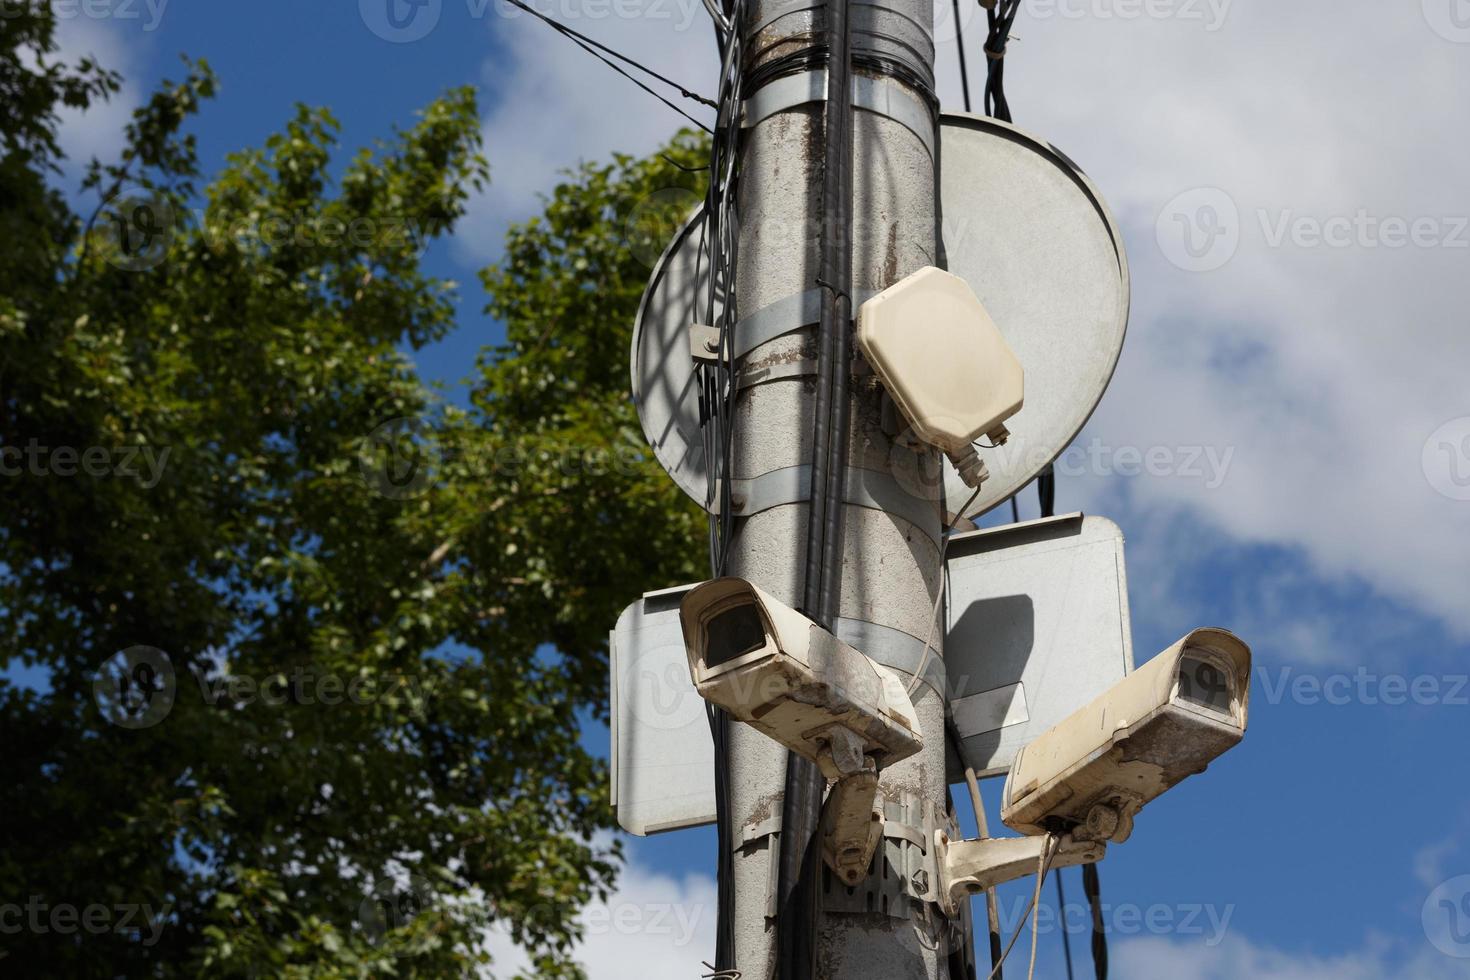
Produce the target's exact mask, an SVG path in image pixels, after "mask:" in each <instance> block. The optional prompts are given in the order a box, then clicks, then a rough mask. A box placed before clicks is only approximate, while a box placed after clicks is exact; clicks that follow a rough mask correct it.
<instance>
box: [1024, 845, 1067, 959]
mask: <svg viewBox="0 0 1470 980" xmlns="http://www.w3.org/2000/svg"><path fill="white" fill-rule="evenodd" d="M1058 843H1059V842H1058V841H1057V837H1056V835H1055V834H1047V835H1046V843H1045V844H1043V845H1041V863H1040V864H1038V865H1037V867H1036V894H1035V895H1034V896H1033V897H1032V899H1031V965H1030V966H1029V967H1028V968H1027V970H1026V980H1036V933H1037V932H1038V926H1039V924H1040V922H1041V886H1042V883H1043V882H1045V881H1046V869H1047V866H1048V865H1049V864H1051V859H1050V857H1049V855H1050V854H1051V849H1052V846H1053V845H1054V844H1058Z"/></svg>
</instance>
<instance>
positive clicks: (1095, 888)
mask: <svg viewBox="0 0 1470 980" xmlns="http://www.w3.org/2000/svg"><path fill="white" fill-rule="evenodd" d="M1082 890H1083V892H1085V893H1086V894H1087V904H1088V906H1089V907H1090V908H1091V909H1092V969H1093V972H1094V973H1095V974H1096V976H1097V980H1108V933H1107V930H1106V929H1105V928H1104V925H1103V914H1102V887H1101V885H1100V883H1099V880H1098V874H1097V865H1096V864H1084V865H1083V866H1082Z"/></svg>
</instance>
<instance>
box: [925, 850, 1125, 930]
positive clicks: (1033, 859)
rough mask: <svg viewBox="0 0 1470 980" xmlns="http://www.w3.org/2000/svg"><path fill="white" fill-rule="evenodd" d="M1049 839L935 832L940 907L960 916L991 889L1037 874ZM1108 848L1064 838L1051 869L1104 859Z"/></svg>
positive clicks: (946, 912) (948, 912)
mask: <svg viewBox="0 0 1470 980" xmlns="http://www.w3.org/2000/svg"><path fill="white" fill-rule="evenodd" d="M1048 839H1049V838H1046V837H991V838H986V839H985V840H957V841H951V840H950V839H949V835H948V834H946V833H945V832H944V831H942V830H938V831H935V832H934V854H935V863H936V865H937V867H938V868H939V907H940V908H941V909H942V910H943V911H944V914H945V915H947V916H951V917H953V916H955V915H958V914H959V907H960V903H961V902H963V901H964V900H965V899H967V898H969V897H970V896H971V895H978V894H980V893H981V892H983V891H985V890H986V889H987V888H994V887H995V886H996V885H1003V884H1005V883H1006V882H1008V881H1015V880H1016V879H1017V878H1022V877H1025V876H1026V875H1029V874H1035V873H1036V866H1037V865H1038V864H1039V863H1040V862H1041V851H1042V848H1043V847H1045V846H1046V842H1047V840H1048ZM1106 850H1107V845H1106V844H1104V843H1103V842H1101V841H1091V840H1088V841H1079V840H1073V839H1072V835H1071V834H1068V835H1066V836H1065V837H1063V838H1062V839H1061V844H1060V845H1059V846H1058V847H1057V852H1056V854H1055V856H1053V857H1052V861H1051V867H1053V868H1068V867H1072V866H1073V865H1078V864H1095V863H1096V862H1098V861H1101V860H1102V857H1103V853H1104V852H1105V851H1106Z"/></svg>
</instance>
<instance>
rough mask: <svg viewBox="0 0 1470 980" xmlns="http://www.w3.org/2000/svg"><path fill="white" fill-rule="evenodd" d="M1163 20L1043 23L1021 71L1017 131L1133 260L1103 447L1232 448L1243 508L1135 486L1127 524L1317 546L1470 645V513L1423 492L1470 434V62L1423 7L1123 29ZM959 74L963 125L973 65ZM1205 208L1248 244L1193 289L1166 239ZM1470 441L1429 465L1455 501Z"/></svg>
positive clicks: (1090, 0) (1231, 13) (1094, 9)
mask: <svg viewBox="0 0 1470 980" xmlns="http://www.w3.org/2000/svg"><path fill="white" fill-rule="evenodd" d="M1429 2H1437V0H1429ZM1446 2H1451V0H1446ZM1048 4H1050V6H1048ZM1146 6H1153V5H1143V4H1137V3H1128V2H1126V0H1026V2H1024V3H1023V7H1022V10H1023V12H1022V14H1021V16H1020V18H1019V19H1018V21H1017V25H1016V34H1017V35H1019V36H1020V38H1021V40H1019V41H1017V42H1016V43H1015V44H1014V45H1013V46H1012V48H1011V55H1010V62H1009V63H1008V69H1007V74H1008V80H1009V85H1008V90H1009V94H1010V96H1011V103H1012V106H1013V109H1014V110H1015V112H1016V113H1017V117H1018V119H1017V121H1018V122H1019V123H1020V124H1021V125H1023V126H1024V127H1026V128H1028V129H1030V130H1032V131H1034V132H1037V133H1039V134H1041V135H1044V136H1045V137H1047V138H1048V139H1051V140H1053V141H1055V142H1056V143H1057V144H1058V145H1059V146H1061V147H1062V148H1063V149H1064V150H1066V151H1067V152H1068V153H1069V154H1070V155H1072V156H1073V158H1074V159H1076V160H1078V161H1079V163H1081V164H1082V166H1084V167H1085V168H1086V169H1087V170H1088V171H1089V173H1090V174H1091V175H1092V177H1093V178H1094V179H1095V180H1096V181H1097V182H1098V184H1099V186H1100V187H1101V188H1102V189H1103V192H1104V194H1105V195H1106V196H1107V198H1108V199H1109V201H1110V203H1111V205H1112V207H1113V209H1114V211H1115V213H1117V214H1118V216H1119V218H1120V220H1121V222H1122V223H1123V225H1124V226H1125V234H1126V236H1127V238H1128V243H1129V251H1130V258H1131V261H1132V267H1133V274H1134V313H1133V319H1132V325H1131V334H1130V337H1129V342H1128V345H1127V348H1126V349H1125V352H1124V356H1123V362H1122V364H1121V365H1120V369H1119V372H1118V375H1117V378H1116V379H1115V381H1114V384H1113V387H1112V389H1111V390H1110V392H1109V394H1108V396H1107V398H1106V399H1105V400H1104V402H1103V406H1102V408H1101V409H1100V411H1099V413H1098V415H1097V417H1096V418H1095V420H1094V422H1093V424H1092V426H1091V427H1090V430H1089V433H1090V435H1092V436H1097V437H1101V438H1103V439H1104V440H1105V441H1106V442H1107V443H1109V444H1111V445H1114V446H1119V445H1130V446H1138V447H1141V448H1145V449H1146V448H1147V447H1150V446H1155V445H1162V446H1180V445H1199V444H1204V445H1209V446H1215V447H1218V448H1220V449H1221V450H1226V449H1230V448H1232V447H1233V448H1234V450H1235V455H1234V457H1233V458H1232V460H1231V465H1230V470H1229V474H1228V478H1227V479H1226V481H1225V482H1224V484H1223V486H1222V487H1221V488H1219V489H1217V490H1209V489H1206V488H1205V487H1204V486H1203V485H1201V483H1200V482H1199V481H1189V480H1182V479H1172V478H1142V479H1135V480H1131V481H1128V484H1127V491H1126V492H1125V494H1124V495H1123V498H1122V500H1123V504H1124V506H1125V508H1127V510H1128V513H1125V514H1120V515H1118V516H1119V517H1121V518H1125V519H1126V518H1130V517H1132V518H1136V519H1137V520H1154V519H1157V518H1159V517H1161V516H1166V515H1168V514H1169V513H1179V514H1184V515H1187V516H1189V517H1190V518H1191V519H1201V518H1202V519H1205V520H1208V521H1209V522H1211V523H1212V524H1213V525H1215V526H1216V527H1218V528H1219V529H1220V530H1222V531H1224V532H1226V533H1227V534H1229V535H1230V536H1232V537H1233V538H1234V539H1236V540H1237V541H1239V542H1246V543H1268V544H1276V545H1284V546H1287V547H1292V548H1299V549H1301V551H1302V553H1303V554H1304V555H1305V556H1306V558H1307V559H1308V561H1309V562H1310V564H1311V565H1312V567H1313V568H1314V569H1315V570H1316V571H1317V572H1318V573H1319V574H1322V575H1325V576H1327V577H1328V578H1342V577H1354V576H1355V577H1357V578H1359V579H1361V580H1363V581H1365V582H1367V583H1369V584H1370V585H1371V586H1372V587H1374V588H1375V589H1376V590H1378V591H1379V592H1380V593H1381V594H1383V595H1386V596H1390V597H1393V598H1397V599H1400V600H1403V601H1404V602H1406V603H1408V604H1410V605H1411V606H1414V607H1416V608H1418V609H1419V610H1422V611H1424V612H1427V613H1430V614H1432V615H1434V616H1436V617H1438V618H1440V619H1442V620H1443V621H1444V622H1446V623H1447V624H1448V625H1449V626H1450V627H1451V628H1452V629H1453V630H1455V631H1456V632H1457V633H1458V634H1460V635H1463V636H1470V604H1467V603H1466V602H1465V601H1464V594H1465V593H1464V590H1465V586H1464V583H1465V582H1466V581H1467V579H1470V551H1467V549H1465V548H1464V547H1463V542H1464V541H1465V540H1466V538H1467V535H1470V502H1466V501H1463V500H1452V499H1449V498H1448V497H1446V496H1444V495H1442V494H1441V493H1439V492H1437V491H1436V490H1435V488H1434V486H1433V485H1432V484H1431V480H1430V479H1429V477H1427V476H1426V473H1425V445H1426V440H1428V439H1429V437H1430V435H1431V433H1433V432H1435V430H1436V429H1437V428H1439V427H1440V426H1441V425H1442V424H1443V423H1445V422H1446V421H1447V420H1451V419H1455V418H1459V417H1463V416H1470V394H1467V386H1466V383H1465V371H1466V369H1467V367H1470V331H1466V329H1465V327H1466V323H1465V318H1466V315H1467V314H1466V310H1467V309H1470V274H1467V273H1470V230H1466V229H1464V227H1463V224H1464V222H1465V219H1466V218H1470V192H1467V191H1466V189H1465V184H1464V181H1463V178H1462V175H1463V160H1464V158H1465V154H1466V151H1467V149H1470V139H1467V136H1466V132H1467V131H1466V130H1465V129H1464V127H1462V126H1453V125H1450V124H1449V123H1448V122H1447V121H1448V120H1450V119H1462V118H1465V117H1466V116H1467V115H1470V73H1466V72H1465V71H1464V64H1465V58H1466V57H1467V56H1470V49H1467V48H1466V46H1464V45H1456V44H1452V43H1449V42H1447V41H1446V40H1445V39H1444V38H1442V37H1440V36H1439V35H1438V34H1436V33H1435V32H1434V30H1432V29H1431V27H1430V25H1429V21H1428V20H1427V19H1426V18H1425V16H1424V14H1423V13H1422V11H1421V4H1419V3H1406V4H1394V5H1388V6H1382V5H1376V4H1367V5H1352V4H1348V5H1344V4H1336V3H1331V2H1328V0H1303V2H1300V3H1293V4H1289V5H1282V4H1268V5H1260V4H1244V3H1235V4H1226V6H1225V7H1224V14H1223V21H1222V22H1221V24H1220V27H1219V29H1218V30H1216V31H1210V30H1207V29H1206V27H1207V24H1208V22H1209V21H1208V17H1206V19H1205V20H1187V19H1184V18H1183V17H1182V16H1169V17H1163V18H1157V19H1148V18H1144V19H1138V20H1123V19H1119V18H1118V17H1116V16H1114V17H1112V18H1110V19H1109V18H1105V17H1103V16H1100V14H1102V13H1106V12H1108V11H1113V12H1115V13H1116V12H1118V11H1123V10H1138V9H1140V8H1144V7H1146ZM1157 7H1158V9H1161V10H1164V11H1175V12H1176V13H1177V12H1180V11H1185V10H1191V9H1192V10H1196V11H1206V12H1208V10H1209V9H1210V8H1208V7H1207V6H1206V5H1205V4H1203V3H1195V2H1192V0H1191V2H1188V3H1186V2H1184V0H1180V2H1177V3H1169V2H1167V0H1160V3H1159V4H1158V5H1157ZM1055 9H1063V10H1068V11H1078V10H1085V11H1089V12H1090V13H1088V14H1087V15H1085V16H1082V17H1079V18H1069V17H1063V16H1061V15H1058V14H1053V15H1050V16H1048V15H1047V11H1048V10H1055ZM1217 9H1218V8H1217ZM980 26H981V25H980V24H979V23H978V22H977V23H975V24H974V25H972V29H971V32H970V33H971V35H973V36H972V37H970V45H971V47H970V50H971V52H972V57H971V66H972V67H974V66H975V64H976V59H975V58H974V57H973V52H974V51H975V50H976V48H977V47H978V45H979V44H980V43H981V41H982V40H983V38H982V36H981V34H980V32H979V28H980ZM1363 37H1372V38H1373V42H1372V49H1373V50H1372V52H1371V55H1364V53H1363V52H1362V51H1361V50H1360V49H1359V46H1358V45H1357V44H1355V43H1354V42H1353V39H1354V38H1363ZM938 57H939V61H938V64H939V68H940V71H941V75H942V79H943V86H944V88H943V90H944V93H945V95H946V96H950V98H948V99H947V101H948V102H949V104H950V105H956V104H958V83H957V81H956V78H957V74H958V73H957V69H956V67H955V52H954V48H953V46H952V45H946V46H944V47H942V48H941V50H940V52H939V56H938ZM1372 65H1380V66H1385V67H1384V69H1383V70H1381V71H1380V70H1371V69H1368V68H1366V67H1365V66H1372ZM1393 65H1398V66H1404V70H1394V69H1392V68H1389V67H1387V66H1393ZM1410 65H1412V66H1413V67H1412V70H1409V69H1408V68H1407V66H1410ZM972 85H973V87H974V90H975V92H976V95H977V99H978V93H979V91H980V86H979V84H978V83H977V82H975V80H974V79H973V78H972ZM1202 187H1205V188H1218V189H1221V190H1223V191H1224V192H1225V193H1226V194H1227V195H1228V198H1229V200H1230V202H1231V203H1232V204H1233V205H1234V207H1235V209H1236V210H1237V212H1238V214H1239V224H1238V226H1237V228H1236V229H1235V230H1236V231H1238V233H1239V236H1240V243H1239V247H1238V250H1237V252H1236V254H1235V255H1234V257H1233V258H1232V259H1231V260H1230V261H1229V262H1228V263H1227V264H1225V265H1224V266H1223V268H1220V269H1218V270H1216V271H1212V272H1207V273H1188V272H1184V271H1182V270H1180V269H1178V268H1176V267H1174V266H1173V265H1171V264H1170V263H1169V261H1168V258H1167V256H1166V255H1165V254H1164V251H1163V250H1162V249H1161V247H1160V244H1159V241H1158V236H1157V234H1156V218H1158V216H1159V215H1160V214H1161V212H1162V211H1163V209H1164V208H1165V206H1166V205H1167V204H1168V203H1169V202H1170V200H1171V199H1173V198H1174V197H1175V196H1176V195H1178V194H1180V193H1181V192H1183V191H1187V190H1189V189H1191V188H1202ZM1360 215H1361V217H1360ZM1333 219H1339V220H1337V221H1336V222H1335V223H1333ZM1341 219H1347V224H1346V225H1345V224H1344V222H1343V221H1342V220H1341ZM1385 219H1402V220H1403V221H1405V222H1406V223H1412V222H1413V221H1415V220H1416V219H1426V220H1427V221H1428V222H1429V224H1428V225H1426V226H1424V227H1425V228H1426V229H1428V233H1427V236H1426V237H1428V238H1433V237H1435V236H1438V237H1439V239H1440V240H1441V241H1443V240H1445V239H1449V240H1451V246H1450V247H1443V246H1442V247H1429V248H1425V247H1415V246H1414V245H1412V244H1410V245H1407V246H1404V247H1387V246H1385V245H1383V244H1382V242H1383V241H1384V237H1385V233H1386V232H1388V233H1389V237H1393V235H1392V234H1391V232H1392V229H1389V228H1385V226H1383V225H1382V224H1381V222H1382V221H1383V220H1385ZM1283 223H1284V227H1286V228H1287V229H1288V230H1289V232H1290V231H1291V230H1293V229H1294V230H1295V231H1296V232H1297V233H1298V237H1300V236H1301V235H1306V236H1310V235H1311V234H1312V233H1314V232H1316V231H1318V230H1328V231H1332V232H1338V233H1342V232H1344V231H1345V232H1346V234H1347V235H1348V238H1349V240H1350V241H1352V242H1354V244H1352V245H1349V246H1347V247H1330V246H1326V245H1322V246H1310V245H1309V246H1306V247H1301V246H1298V245H1293V244H1291V241H1292V237H1291V234H1288V238H1287V240H1286V242H1285V243H1284V244H1282V245H1281V246H1280V247H1276V246H1275V245H1274V244H1273V240H1274V239H1275V238H1276V237H1277V235H1278V233H1279V230H1280V229H1281V228H1282V227H1283ZM1411 227H1412V225H1411ZM1176 230H1177V231H1179V232H1180V233H1181V234H1182V231H1183V229H1182V228H1180V229H1175V228H1174V227H1173V226H1172V225H1167V224H1166V228H1165V231H1166V232H1168V233H1170V234H1172V233H1174V231H1176ZM1304 240H1310V239H1309V238H1307V239H1304ZM1181 241H1182V239H1181ZM1198 241H1203V239H1200V240H1198ZM1375 243H1377V244H1375ZM1165 244H1169V241H1168V239H1167V238H1166V239H1165ZM1467 431H1470V430H1467ZM1452 435H1454V436H1455V438H1454V439H1452V440H1450V441H1449V443H1448V444H1447V445H1445V446H1431V447H1430V450H1429V461H1430V463H1431V464H1432V465H1433V468H1434V474H1433V475H1434V477H1435V479H1437V480H1438V481H1439V482H1440V485H1441V486H1443V485H1445V482H1446V480H1449V479H1450V478H1451V477H1456V478H1459V479H1462V480H1463V479H1465V478H1466V477H1467V476H1470V443H1465V444H1461V443H1460V440H1459V434H1458V433H1454V434H1452ZM1451 466H1458V467H1459V469H1458V470H1451V469H1450V467H1451ZM1102 489H1103V488H1102V487H1101V486H1100V485H1096V484H1095V485H1094V487H1093V488H1091V490H1090V491H1089V493H1090V495H1091V496H1092V499H1093V501H1094V502H1096V501H1097V500H1100V499H1107V498H1104V496H1103V494H1102V493H1101V491H1102ZM1074 492H1075V491H1074Z"/></svg>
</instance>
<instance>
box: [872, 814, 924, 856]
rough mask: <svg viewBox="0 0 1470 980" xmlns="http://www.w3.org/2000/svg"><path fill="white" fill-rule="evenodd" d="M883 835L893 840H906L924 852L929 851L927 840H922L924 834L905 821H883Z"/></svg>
mask: <svg viewBox="0 0 1470 980" xmlns="http://www.w3.org/2000/svg"><path fill="white" fill-rule="evenodd" d="M883 836H884V837H889V838H892V839H894V840H906V841H908V842H909V843H910V844H912V845H914V846H915V847H917V848H918V849H919V850H921V851H924V852H925V853H928V851H929V842H928V841H926V840H924V835H923V834H922V833H921V832H920V831H919V830H918V829H917V828H915V827H910V826H909V825H908V824H906V823H899V822H898V821H897V820H884V821H883Z"/></svg>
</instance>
